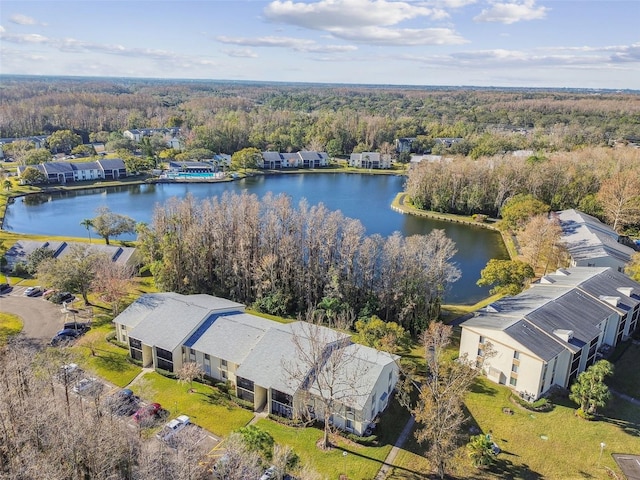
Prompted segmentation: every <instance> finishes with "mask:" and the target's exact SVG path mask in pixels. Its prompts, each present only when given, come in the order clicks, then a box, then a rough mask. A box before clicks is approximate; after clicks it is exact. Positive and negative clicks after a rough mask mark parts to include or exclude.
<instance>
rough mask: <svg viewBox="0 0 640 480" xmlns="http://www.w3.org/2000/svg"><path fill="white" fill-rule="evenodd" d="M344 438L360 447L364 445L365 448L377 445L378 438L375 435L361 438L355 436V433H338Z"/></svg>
mask: <svg viewBox="0 0 640 480" xmlns="http://www.w3.org/2000/svg"><path fill="white" fill-rule="evenodd" d="M340 434H341V435H343V436H344V437H345V438H347V439H349V440H351V441H352V442H355V443H358V444H360V445H364V446H365V447H373V446H376V445H378V436H377V435H369V436H368V437H361V436H360V435H356V434H355V433H346V432H340Z"/></svg>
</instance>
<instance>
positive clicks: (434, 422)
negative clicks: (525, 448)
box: [413, 322, 476, 479]
mask: <svg viewBox="0 0 640 480" xmlns="http://www.w3.org/2000/svg"><path fill="white" fill-rule="evenodd" d="M451 332H452V328H451V327H450V326H448V325H445V324H443V323H440V322H433V323H431V325H429V328H428V329H427V330H426V331H425V332H424V333H423V335H422V343H423V345H424V352H425V359H426V363H427V372H426V377H425V379H424V381H423V382H422V383H421V384H419V386H418V387H419V388H418V390H419V397H418V404H417V405H416V406H415V407H414V408H413V414H414V416H415V419H416V422H418V424H420V427H421V428H419V429H418V430H417V431H416V434H415V435H416V439H417V440H418V442H420V443H426V444H427V450H426V453H425V456H426V458H427V459H428V460H429V463H430V464H431V466H432V468H433V469H434V470H435V471H436V473H437V475H438V477H439V478H441V479H442V478H444V476H445V473H446V470H447V468H448V466H449V463H450V461H451V459H452V458H453V456H454V454H455V451H456V449H457V447H458V442H459V437H460V428H461V426H462V424H463V423H464V422H465V420H466V417H465V414H464V411H463V409H462V401H463V398H464V394H465V393H466V391H467V390H468V389H469V387H470V386H471V384H472V382H473V380H474V378H475V375H476V373H475V371H474V370H473V369H472V368H471V367H470V366H469V365H468V363H467V361H466V358H460V359H458V360H456V361H451V360H447V359H446V358H445V350H446V348H447V347H448V345H449V343H450V342H451Z"/></svg>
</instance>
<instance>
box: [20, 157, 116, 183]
mask: <svg viewBox="0 0 640 480" xmlns="http://www.w3.org/2000/svg"><path fill="white" fill-rule="evenodd" d="M31 166H32V167H34V168H37V169H38V170H39V171H41V172H42V173H43V174H44V175H45V176H46V177H47V182H48V183H69V182H81V181H87V180H117V179H118V178H122V177H126V176H127V168H126V166H125V164H124V161H123V160H121V159H119V158H111V159H106V158H101V159H99V160H96V161H95V162H74V163H71V162H45V163H41V164H39V165H31ZM28 167H29V165H27V166H25V165H21V166H19V167H18V169H17V172H18V176H22V174H23V173H24V171H25V170H26V169H27V168H28Z"/></svg>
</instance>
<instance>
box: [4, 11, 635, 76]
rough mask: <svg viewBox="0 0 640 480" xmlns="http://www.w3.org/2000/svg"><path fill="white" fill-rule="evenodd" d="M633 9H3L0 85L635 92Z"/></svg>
mask: <svg viewBox="0 0 640 480" xmlns="http://www.w3.org/2000/svg"><path fill="white" fill-rule="evenodd" d="M639 18H640V1H639V0H627V1H618V0H568V1H566V0H562V1H561V0H424V1H412V0H404V1H395V0H313V1H311V0H305V1H301V0H274V1H258V0H256V1H253V0H230V1H216V0H200V1H188V0H187V1H157V0H149V1H136V0H132V1H122V0H110V1H94V0H76V1H60V0H48V1H30V0H20V1H11V0H2V1H1V2H0V73H3V74H35V75H80V76H117V77H158V78H197V79H217V80H255V81H284V82H322V83H364V84H400V85H475V86H498V87H500V86H514V87H577V88H613V89H618V88H620V89H622V88H632V89H639V88H640V28H639V27H638V19H639Z"/></svg>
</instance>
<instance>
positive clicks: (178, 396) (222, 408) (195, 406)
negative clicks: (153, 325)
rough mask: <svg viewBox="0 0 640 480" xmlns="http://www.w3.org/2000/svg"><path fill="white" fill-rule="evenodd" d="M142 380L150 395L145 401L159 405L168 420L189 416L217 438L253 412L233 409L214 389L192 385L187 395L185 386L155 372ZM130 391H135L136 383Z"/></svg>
mask: <svg viewBox="0 0 640 480" xmlns="http://www.w3.org/2000/svg"><path fill="white" fill-rule="evenodd" d="M142 378H143V379H144V380H146V383H147V387H148V388H147V389H148V391H149V392H151V394H150V397H151V398H148V400H153V401H155V402H158V403H160V404H161V405H162V406H163V407H164V408H166V409H167V410H169V412H170V413H171V416H172V417H174V416H176V415H181V414H185V415H189V417H191V420H192V421H193V423H195V424H197V425H200V426H201V427H203V428H205V429H207V430H209V431H210V432H213V433H214V434H216V435H218V436H220V437H226V436H227V435H229V434H230V433H231V432H233V431H234V430H237V429H238V428H240V427H244V426H245V425H246V424H247V423H249V422H250V421H251V419H252V418H253V412H250V411H249V410H245V409H243V408H240V407H237V406H236V405H235V404H232V403H231V402H230V401H229V399H228V398H227V397H226V396H225V395H224V394H222V393H220V392H219V391H218V389H215V388H213V387H210V386H208V385H204V384H201V383H197V382H194V383H193V389H194V392H193V393H189V385H184V384H181V383H178V381H177V380H173V379H171V378H167V377H164V376H162V375H160V374H159V373H156V372H151V373H147V374H145V375H144V376H143V377H142ZM131 388H132V389H133V391H136V384H135V383H134V384H133V385H132V386H131Z"/></svg>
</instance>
